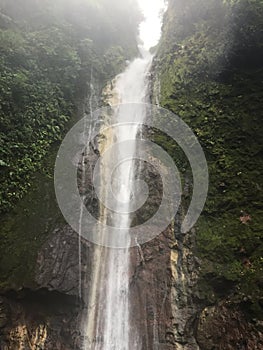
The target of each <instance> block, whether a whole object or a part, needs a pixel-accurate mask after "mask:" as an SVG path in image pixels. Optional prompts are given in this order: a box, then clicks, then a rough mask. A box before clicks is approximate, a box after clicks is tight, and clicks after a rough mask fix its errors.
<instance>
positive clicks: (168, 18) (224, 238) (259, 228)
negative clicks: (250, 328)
mask: <svg viewBox="0 0 263 350" xmlns="http://www.w3.org/2000/svg"><path fill="white" fill-rule="evenodd" d="M262 18H263V3H262V1H260V0H259V1H256V0H254V1H249V0H239V1H238V0H236V1H230V0H229V1H221V0H209V1H208V0H198V1H197V0H196V1H195V0H170V1H169V5H168V11H167V13H166V15H165V19H164V25H163V35H162V39H161V42H160V44H159V46H158V49H157V50H158V51H157V55H156V58H155V63H154V77H155V78H154V83H153V94H154V96H155V97H158V99H157V101H158V102H159V103H160V105H161V106H162V107H165V108H167V109H169V110H171V111H172V112H174V113H175V114H177V115H179V116H180V117H181V118H182V119H183V120H184V121H185V122H186V123H187V124H188V125H189V126H190V127H191V128H192V130H193V131H194V132H195V134H196V136H197V137H198V139H199V141H200V143H201V145H202V147H203V149H204V152H205V155H206V158H207V162H208V166H209V173H210V183H209V193H208V198H207V202H206V206H205V208H204V210H203V213H202V215H201V218H200V219H199V221H198V223H197V225H196V230H197V234H196V239H197V249H196V251H195V255H196V256H197V257H198V258H201V266H200V271H199V286H198V292H197V295H198V300H199V301H198V303H199V305H204V306H208V305H216V306H217V307H218V308H219V309H220V308H223V307H225V306H226V310H228V309H229V312H228V311H226V310H225V309H224V314H225V318H224V320H225V323H226V324H225V326H226V330H225V333H229V334H231V328H232V329H233V327H236V328H235V329H237V333H236V338H235V336H234V340H233V339H232V338H231V336H230V338H227V336H226V335H222V334H221V337H223V338H225V339H228V340H226V341H225V343H224V342H223V343H218V341H217V340H216V339H217V338H216V337H218V334H217V335H215V333H216V332H215V331H214V329H215V328H216V327H217V326H218V325H217V326H216V322H215V327H214V328H213V327H212V328H213V329H211V327H210V329H209V327H207V328H205V327H204V328H203V329H205V331H206V332H207V338H206V337H205V339H206V340H207V339H208V338H209V337H212V340H211V341H204V339H201V337H199V342H200V346H201V348H202V349H212V348H213V349H243V348H244V349H247V347H246V346H249V347H248V348H249V349H256V348H260V346H261V345H260V344H262V334H261V335H260V334H259V333H257V332H258V329H259V328H257V327H259V326H260V324H261V323H260V322H261V321H260V320H262V314H263V313H262V311H263V310H262V307H263V297H262V286H263V274H262V271H263V270H262V269H263V265H262V263H263V259H262V253H263V244H262V237H263V222H262V214H263V208H262V199H263V198H262V194H263V193H262V192H263V187H262V185H263V184H262V170H263V158H262V156H263V148H262V146H263V143H262V140H263V137H262V136H263V119H262V107H263V106H262V85H261V84H262V78H263V74H262V73H263V69H262V62H263V47H262V42H261V36H262V30H263V26H262V24H263V23H262ZM156 139H157V140H158V141H159V142H160V143H163V144H164V145H165V147H166V149H168V150H169V148H170V153H171V154H172V155H173V157H174V159H175V161H177V165H179V167H180V169H181V171H182V172H184V171H185V175H187V174H186V173H187V171H186V170H185V168H186V166H185V162H183V161H181V157H178V154H180V153H178V152H174V148H173V145H172V143H169V140H168V141H167V140H166V139H165V137H164V136H163V135H157V136H156ZM230 310H231V311H230ZM233 310H234V311H235V312H237V314H236V316H235V317H237V318H238V317H240V320H243V319H245V320H246V322H247V321H248V320H249V321H251V320H253V322H254V326H256V328H257V330H255V334H256V336H255V337H256V341H255V342H254V343H253V342H252V343H251V342H250V343H249V341H248V339H249V335H247V334H246V332H244V331H243V336H242V330H240V329H239V328H238V326H237V325H236V326H233V324H232V325H231V322H230V319H231V317H230V316H229V315H230V314H231V312H234V311H233ZM239 312H240V314H239ZM219 313H220V312H219ZM222 314H223V312H222ZM202 315H203V314H202ZM207 315H209V317H208V321H207V322H208V323H210V324H211V322H212V321H211V320H213V315H214V320H216V318H217V317H218V316H215V315H216V311H215V312H212V316H211V314H210V311H209V310H208V311H207ZM227 315H228V316H227ZM238 315H239V316H238ZM242 315H243V316H242ZM203 316H204V315H203ZM200 322H201V321H200ZM205 322H206V318H205V317H204V318H203V323H204V324H205ZM237 322H238V321H237ZM240 322H241V323H242V321H240ZM219 323H220V322H219ZM222 323H223V321H222V320H221V324H222ZM199 326H200V324H199ZM238 330H239V331H238ZM213 332H214V333H213ZM219 333H220V332H219ZM232 333H233V331H232ZM213 337H214V338H213ZM238 337H241V340H240V344H241V345H240V344H239V343H238ZM251 337H252V336H251ZM243 338H244V339H243ZM235 339H236V342H235ZM242 342H243V343H242ZM228 343H229V344H228ZM211 344H212V345H211ZM242 344H243V345H244V347H242V346H243V345H242ZM246 344H249V345H246ZM251 344H252V345H251ZM213 346H214V347H213ZM239 346H240V347H239Z"/></svg>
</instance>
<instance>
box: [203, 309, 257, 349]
mask: <svg viewBox="0 0 263 350" xmlns="http://www.w3.org/2000/svg"><path fill="white" fill-rule="evenodd" d="M262 331H263V327H262V322H259V321H258V322H257V324H255V323H254V324H252V323H249V322H248V321H247V320H246V318H245V316H244V314H243V313H242V312H241V311H240V310H239V309H238V308H233V307H232V308H231V307H230V306H229V305H228V304H227V303H226V302H225V303H223V302H222V303H220V304H219V305H216V306H210V307H207V308H205V309H204V310H203V311H202V312H201V314H200V316H199V320H198V325H197V341H198V343H199V345H200V348H201V349H203V350H212V349H215V350H223V349H226V350H232V349H233V350H234V349H236V350H256V349H262V348H263V333H262Z"/></svg>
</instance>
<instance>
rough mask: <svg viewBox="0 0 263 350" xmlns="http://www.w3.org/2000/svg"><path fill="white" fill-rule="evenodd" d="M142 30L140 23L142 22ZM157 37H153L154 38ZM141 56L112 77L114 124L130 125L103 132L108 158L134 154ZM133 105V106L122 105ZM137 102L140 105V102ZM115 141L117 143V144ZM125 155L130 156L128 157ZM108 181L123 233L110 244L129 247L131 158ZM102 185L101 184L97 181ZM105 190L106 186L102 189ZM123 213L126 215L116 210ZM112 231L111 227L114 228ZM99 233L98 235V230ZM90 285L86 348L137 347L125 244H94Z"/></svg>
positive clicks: (145, 68)
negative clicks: (109, 150)
mask: <svg viewBox="0 0 263 350" xmlns="http://www.w3.org/2000/svg"><path fill="white" fill-rule="evenodd" d="M144 30H145V26H144ZM158 39H159V38H157V40H158ZM140 52H141V57H139V58H137V59H135V60H134V61H133V62H131V63H130V64H129V65H128V67H127V69H126V70H125V71H124V72H123V73H122V74H120V75H119V76H118V77H117V79H116V84H115V87H114V93H115V96H116V97H117V100H118V102H119V103H120V105H119V107H117V108H116V109H115V116H114V117H115V121H116V123H120V124H121V123H131V122H132V123H133V124H126V125H120V126H118V127H117V128H115V129H114V130H112V131H111V132H110V134H109V135H108V140H107V141H106V143H108V145H106V146H109V145H110V144H111V143H114V144H116V145H117V152H115V153H114V154H113V155H112V157H114V158H115V159H114V160H115V163H118V159H123V157H125V154H129V155H133V154H135V150H136V142H133V143H130V146H127V147H131V149H127V148H125V147H123V145H122V144H121V143H122V142H125V141H127V140H136V138H137V137H138V136H139V131H140V124H141V122H143V120H144V118H145V110H146V109H145V107H144V105H143V103H144V102H145V100H146V94H147V81H148V79H147V75H148V73H149V70H150V67H151V62H152V57H153V56H152V55H151V54H150V53H149V51H148V50H147V45H145V47H140ZM127 103H135V104H134V105H131V104H130V105H128V106H127V105H125V104H127ZM140 103H141V104H140ZM118 145H120V146H118ZM129 158H130V157H129ZM131 158H132V157H131ZM111 161H112V159H111V157H108V158H107V159H106V160H105V161H104V163H103V164H102V168H101V171H100V173H101V175H100V176H101V183H102V184H103V183H107V178H108V177H109V176H111V175H110V174H109V173H108V171H107V168H108V165H107V164H109V163H110V162H111ZM114 179H115V180H113V184H112V186H113V191H114V194H115V197H116V199H117V203H118V204H117V206H116V207H115V208H114V211H115V213H114V214H113V215H111V217H110V221H111V224H112V226H114V227H119V228H120V227H121V228H123V233H122V236H121V237H120V235H113V236H112V241H111V244H110V245H111V246H112V247H114V246H121V245H122V244H120V241H118V242H115V241H114V240H116V239H118V240H123V246H128V242H129V227H130V225H131V217H130V215H129V211H130V204H129V202H130V199H131V197H132V195H133V190H134V181H135V166H134V161H133V160H130V161H126V162H123V163H121V164H120V165H119V166H118V168H117V169H116V173H115V175H114ZM102 187H103V185H102ZM103 191H104V192H105V193H106V195H107V192H109V191H110V188H103ZM123 211H126V213H122V214H121V213H120V212H123ZM108 218H109V213H108V211H107V209H106V208H103V209H101V214H100V220H102V221H104V222H105V223H106V222H107V220H108ZM113 230H114V228H113ZM100 234H102V235H103V233H100ZM92 269H93V271H92V278H91V282H92V283H91V286H90V290H89V299H88V304H89V305H88V315H87V323H86V325H85V331H86V337H85V344H84V349H85V350H136V349H138V350H139V349H141V342H140V337H139V330H136V329H134V325H132V322H131V318H130V312H129V310H130V307H131V300H130V298H129V271H130V254H129V248H121V249H114V248H106V247H100V246H95V248H94V254H93V266H92Z"/></svg>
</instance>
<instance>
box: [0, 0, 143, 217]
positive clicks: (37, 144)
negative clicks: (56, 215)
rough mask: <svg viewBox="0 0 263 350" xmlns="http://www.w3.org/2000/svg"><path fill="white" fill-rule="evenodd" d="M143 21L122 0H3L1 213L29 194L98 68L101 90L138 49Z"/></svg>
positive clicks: (0, 48)
mask: <svg viewBox="0 0 263 350" xmlns="http://www.w3.org/2000/svg"><path fill="white" fill-rule="evenodd" d="M126 5H127V3H126ZM139 18H140V15H139V13H138V10H137V8H136V7H135V5H134V3H133V4H132V2H131V4H130V6H129V7H128V8H127V6H124V4H123V2H121V1H118V0H114V1H110V2H109V1H106V0H98V1H93V0H85V1H84V0H77V1H74V0H72V1H63V0H58V1H52V0H44V1H41V2H40V1H37V0H8V1H4V0H1V1H0V53H1V59H0V74H1V79H0V91H1V97H0V148H1V153H0V172H1V175H0V188H1V190H0V208H1V211H0V212H6V211H8V210H10V208H11V207H12V205H13V204H14V203H15V202H16V201H17V200H18V199H20V198H22V197H23V196H24V194H25V193H26V192H27V191H28V188H29V187H30V186H31V178H32V173H33V172H35V171H36V170H37V169H39V168H40V167H41V164H42V162H43V159H44V158H45V156H46V155H47V154H48V151H49V149H50V146H51V145H52V143H53V142H54V141H57V140H60V139H61V136H62V135H63V133H64V131H65V128H66V125H67V122H68V121H69V119H70V118H71V116H72V114H73V112H74V110H75V105H76V99H77V98H78V99H83V98H84V97H85V96H86V95H87V94H88V93H89V91H88V88H89V84H88V82H89V80H90V75H91V71H92V72H93V75H94V80H95V81H97V84H98V85H99V87H102V86H103V84H105V82H106V81H108V80H109V79H110V78H112V77H114V76H115V75H116V73H118V72H119V71H120V70H121V69H122V68H123V66H124V64H125V60H126V59H128V58H130V57H132V56H134V55H135V54H136V41H135V38H136V33H137V24H138V20H139ZM120 32H121V33H122V35H119V33H120ZM98 92H99V91H98Z"/></svg>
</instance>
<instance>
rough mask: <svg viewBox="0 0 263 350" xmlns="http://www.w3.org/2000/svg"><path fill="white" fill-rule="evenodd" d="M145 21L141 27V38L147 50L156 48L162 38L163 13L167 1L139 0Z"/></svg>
mask: <svg viewBox="0 0 263 350" xmlns="http://www.w3.org/2000/svg"><path fill="white" fill-rule="evenodd" d="M137 1H138V3H139V6H140V8H141V10H142V12H143V14H144V17H145V21H144V22H143V23H141V25H140V38H141V39H142V41H143V42H144V46H145V48H146V49H150V48H151V47H152V46H155V45H156V44H157V43H158V41H159V39H160V36H161V25H162V18H161V15H160V13H161V11H162V10H163V9H165V0H137Z"/></svg>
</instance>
